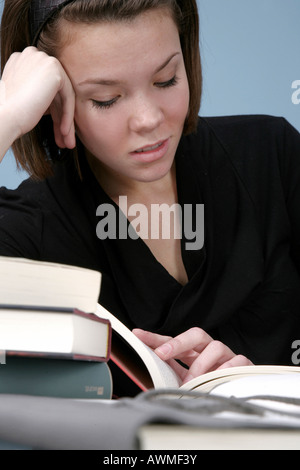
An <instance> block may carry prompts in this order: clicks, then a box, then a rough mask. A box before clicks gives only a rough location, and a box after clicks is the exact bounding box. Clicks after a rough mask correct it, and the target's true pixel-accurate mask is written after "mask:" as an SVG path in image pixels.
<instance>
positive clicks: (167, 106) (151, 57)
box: [58, 10, 189, 182]
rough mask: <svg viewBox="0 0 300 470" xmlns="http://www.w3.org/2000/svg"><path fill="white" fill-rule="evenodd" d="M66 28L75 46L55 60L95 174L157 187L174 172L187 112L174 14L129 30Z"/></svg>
mask: <svg viewBox="0 0 300 470" xmlns="http://www.w3.org/2000/svg"><path fill="white" fill-rule="evenodd" d="M66 28H67V32H68V33H71V37H72V41H71V42H70V41H69V42H68V45H66V46H65V47H64V49H63V51H62V53H61V54H60V56H59V57H58V58H59V60H60V61H61V63H62V65H63V66H64V68H65V70H66V71H67V73H68V75H69V77H70V79H71V82H72V84H73V87H74V91H75V95H76V109H75V123H76V130H77V134H78V136H79V138H80V140H81V141H82V143H83V144H84V146H85V148H86V150H87V152H88V154H91V155H92V156H93V157H95V158H94V159H93V160H94V162H96V167H97V168H98V169H99V170H100V173H101V170H102V171H103V174H105V175H106V176H107V175H108V176H113V177H115V178H120V179H122V180H123V182H124V181H125V182H126V181H127V182H130V181H131V182H132V181H136V182H137V181H139V182H152V181H157V180H160V179H161V178H163V177H164V176H166V175H167V174H168V173H169V171H170V169H171V167H172V163H173V159H174V155H175V152H176V148H177V145H178V143H179V140H180V137H181V134H182V130H183V126H184V122H185V119H186V116H187V113H188V107H189V86H188V81H187V76H186V71H185V66H184V60H183V55H182V50H181V45H180V39H179V34H178V30H177V27H176V25H175V23H174V21H173V19H172V17H171V15H170V14H169V13H168V12H167V11H166V10H154V11H150V12H147V13H144V14H142V15H140V16H138V17H137V18H136V19H134V20H133V21H130V22H128V23H126V22H115V23H99V24H93V25H84V24H79V25H73V24H71V25H69V26H66ZM98 173H99V172H98Z"/></svg>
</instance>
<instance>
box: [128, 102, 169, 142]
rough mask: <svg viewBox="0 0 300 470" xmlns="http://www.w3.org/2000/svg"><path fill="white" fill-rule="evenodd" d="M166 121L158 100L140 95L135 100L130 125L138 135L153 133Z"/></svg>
mask: <svg viewBox="0 0 300 470" xmlns="http://www.w3.org/2000/svg"><path fill="white" fill-rule="evenodd" d="M163 120H164V114H163V111H162V109H161V106H160V103H158V102H157V101H156V100H154V99H151V98H150V97H146V96H144V95H140V96H138V97H136V98H135V100H134V102H133V103H132V106H131V113H130V120H129V125H130V128H131V130H132V131H134V132H137V133H143V132H151V131H153V130H154V129H156V128H157V127H159V126H160V124H161V123H162V122H163Z"/></svg>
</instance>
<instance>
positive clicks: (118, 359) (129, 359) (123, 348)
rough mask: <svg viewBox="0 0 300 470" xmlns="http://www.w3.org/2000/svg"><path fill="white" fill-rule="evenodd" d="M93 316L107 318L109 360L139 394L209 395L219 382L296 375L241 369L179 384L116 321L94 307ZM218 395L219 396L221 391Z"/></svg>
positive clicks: (285, 370) (289, 369) (280, 369)
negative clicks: (176, 391) (165, 391)
mask: <svg viewBox="0 0 300 470" xmlns="http://www.w3.org/2000/svg"><path fill="white" fill-rule="evenodd" d="M96 315H99V316H100V317H102V318H107V319H108V320H109V321H110V323H111V326H112V330H113V335H112V344H111V359H112V361H113V362H114V363H115V364H116V365H117V366H118V367H119V368H120V369H121V370H122V371H123V372H124V373H125V374H126V375H127V376H128V377H129V378H130V379H131V380H132V381H133V382H134V383H135V384H136V386H137V387H138V389H139V390H140V391H141V390H142V391H147V390H150V389H153V388H154V389H162V388H164V389H166V388H170V389H178V388H179V389H180V390H182V391H184V390H189V391H191V390H193V391H199V392H211V391H212V390H213V389H214V388H215V387H217V386H218V385H220V384H222V383H227V382H232V381H233V380H235V379H238V378H242V377H249V376H258V375H263V374H267V375H270V374H277V375H278V374H291V373H292V374H293V373H299V372H300V367H296V366H269V365H265V366H245V367H231V368H228V369H222V370H216V371H213V372H208V373H206V374H203V375H201V376H200V377H196V378H194V379H192V380H191V381H190V382H188V383H186V384H184V385H182V384H181V382H180V379H179V377H178V376H177V375H176V374H175V372H174V371H173V369H172V368H171V367H170V366H169V365H168V364H167V363H166V362H164V361H162V360H161V359H160V358H159V357H158V356H157V355H156V354H155V353H154V352H153V351H152V350H151V348H149V347H148V346H147V345H145V344H144V343H143V342H142V341H141V340H139V338H137V337H136V336H135V335H134V334H133V333H132V332H131V331H130V330H129V329H128V328H127V327H126V326H125V325H124V324H123V323H122V322H120V320H118V319H117V318H115V317H114V315H112V314H111V313H110V312H108V311H107V310H106V309H105V308H104V307H102V306H101V305H99V304H98V306H97V310H96ZM219 390H220V393H221V389H219Z"/></svg>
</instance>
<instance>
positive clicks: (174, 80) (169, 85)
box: [155, 75, 178, 88]
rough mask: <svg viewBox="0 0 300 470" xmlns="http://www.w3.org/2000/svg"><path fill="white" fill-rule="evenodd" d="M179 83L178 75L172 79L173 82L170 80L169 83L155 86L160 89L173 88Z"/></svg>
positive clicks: (159, 83)
mask: <svg viewBox="0 0 300 470" xmlns="http://www.w3.org/2000/svg"><path fill="white" fill-rule="evenodd" d="M177 83H178V79H177V77H176V75H174V77H172V78H171V80H168V81H167V82H157V83H155V86H157V87H158V88H169V87H171V86H175V85H177Z"/></svg>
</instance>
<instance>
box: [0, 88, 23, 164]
mask: <svg viewBox="0 0 300 470" xmlns="http://www.w3.org/2000/svg"><path fill="white" fill-rule="evenodd" d="M0 84H1V81H0ZM18 137H19V135H18V130H17V126H16V125H15V123H14V122H13V118H12V116H11V114H10V112H9V110H7V109H6V108H5V106H1V104H0V162H1V161H2V159H3V157H4V155H5V154H6V152H7V151H8V149H9V148H10V147H11V145H12V144H13V143H14V141H15V140H16V139H17V138H18Z"/></svg>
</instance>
